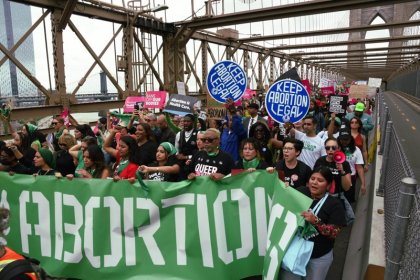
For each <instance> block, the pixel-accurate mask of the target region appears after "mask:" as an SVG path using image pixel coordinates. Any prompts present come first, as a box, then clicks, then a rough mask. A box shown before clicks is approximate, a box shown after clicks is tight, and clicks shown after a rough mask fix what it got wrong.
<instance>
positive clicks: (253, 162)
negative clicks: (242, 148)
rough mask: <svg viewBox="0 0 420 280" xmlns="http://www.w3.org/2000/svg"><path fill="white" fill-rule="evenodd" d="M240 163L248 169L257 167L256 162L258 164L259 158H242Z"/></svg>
mask: <svg viewBox="0 0 420 280" xmlns="http://www.w3.org/2000/svg"><path fill="white" fill-rule="evenodd" d="M242 164H243V166H244V169H249V168H257V166H258V164H260V160H259V159H258V158H254V159H252V160H249V161H248V160H245V159H243V160H242Z"/></svg>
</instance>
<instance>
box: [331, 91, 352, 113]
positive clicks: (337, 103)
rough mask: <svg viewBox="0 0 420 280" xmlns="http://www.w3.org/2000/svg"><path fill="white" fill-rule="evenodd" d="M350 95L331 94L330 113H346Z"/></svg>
mask: <svg viewBox="0 0 420 280" xmlns="http://www.w3.org/2000/svg"><path fill="white" fill-rule="evenodd" d="M348 100H349V98H348V96H343V95H331V96H330V108H329V109H328V110H329V112H330V113H336V114H345V113H346V110H347V101H348Z"/></svg>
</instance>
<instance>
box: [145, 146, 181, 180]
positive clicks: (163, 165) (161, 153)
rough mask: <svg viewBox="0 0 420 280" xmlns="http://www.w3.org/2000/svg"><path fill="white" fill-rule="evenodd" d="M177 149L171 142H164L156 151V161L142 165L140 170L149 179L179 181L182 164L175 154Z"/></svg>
mask: <svg viewBox="0 0 420 280" xmlns="http://www.w3.org/2000/svg"><path fill="white" fill-rule="evenodd" d="M176 153H177V150H176V148H175V146H174V145H172V144H171V143H169V142H163V143H161V144H160V145H159V147H158V149H157V151H156V162H155V163H152V164H150V165H149V166H146V165H141V166H140V167H139V169H138V170H139V171H141V172H142V173H145V178H146V179H147V180H153V181H161V182H163V181H165V182H177V181H178V174H179V171H180V169H181V168H180V166H179V163H178V160H177V159H176V157H175V155H176Z"/></svg>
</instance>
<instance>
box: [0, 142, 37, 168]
mask: <svg viewBox="0 0 420 280" xmlns="http://www.w3.org/2000/svg"><path fill="white" fill-rule="evenodd" d="M13 149H17V147H16V146H12V147H3V148H2V149H1V152H0V163H1V166H0V170H1V171H7V172H12V173H18V174H32V173H33V172H32V171H31V170H30V169H29V168H27V167H26V166H24V165H23V164H21V163H20V162H19V161H18V159H17V158H16V156H15V153H14V152H13Z"/></svg>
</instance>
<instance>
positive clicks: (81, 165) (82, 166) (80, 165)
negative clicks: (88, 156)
mask: <svg viewBox="0 0 420 280" xmlns="http://www.w3.org/2000/svg"><path fill="white" fill-rule="evenodd" d="M80 169H85V162H84V161H83V151H82V150H79V151H78V152H77V166H76V170H75V171H74V177H80V175H79V172H78V171H79V170H80Z"/></svg>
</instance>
